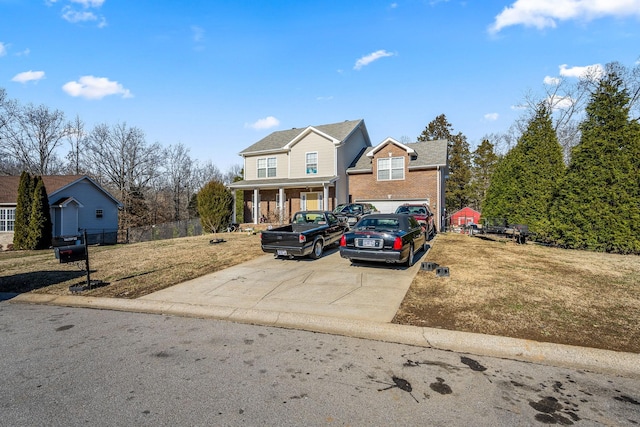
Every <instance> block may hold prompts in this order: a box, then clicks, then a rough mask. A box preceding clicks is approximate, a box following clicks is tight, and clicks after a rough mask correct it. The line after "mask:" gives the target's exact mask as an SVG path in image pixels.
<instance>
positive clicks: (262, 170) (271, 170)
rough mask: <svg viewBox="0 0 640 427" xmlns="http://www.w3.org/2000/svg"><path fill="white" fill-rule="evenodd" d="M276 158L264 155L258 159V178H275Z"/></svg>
mask: <svg viewBox="0 0 640 427" xmlns="http://www.w3.org/2000/svg"><path fill="white" fill-rule="evenodd" d="M275 176H276V158H275V157H263V158H261V159H258V178H275Z"/></svg>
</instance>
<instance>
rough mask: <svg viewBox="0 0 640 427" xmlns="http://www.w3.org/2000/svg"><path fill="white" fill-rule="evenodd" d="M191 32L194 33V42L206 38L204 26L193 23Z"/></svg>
mask: <svg viewBox="0 0 640 427" xmlns="http://www.w3.org/2000/svg"><path fill="white" fill-rule="evenodd" d="M191 33H192V34H193V41H194V42H201V41H203V40H204V28H202V27H199V26H198V25H192V26H191Z"/></svg>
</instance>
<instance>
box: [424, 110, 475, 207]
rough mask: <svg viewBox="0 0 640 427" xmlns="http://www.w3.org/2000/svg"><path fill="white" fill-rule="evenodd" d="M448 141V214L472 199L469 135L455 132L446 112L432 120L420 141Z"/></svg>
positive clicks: (446, 196) (446, 193)
mask: <svg viewBox="0 0 640 427" xmlns="http://www.w3.org/2000/svg"><path fill="white" fill-rule="evenodd" d="M440 139H444V140H447V141H448V144H447V145H448V149H449V153H448V156H449V178H448V179H447V181H446V182H445V207H446V209H447V212H448V214H451V213H452V212H454V211H457V210H458V209H462V208H464V207H465V206H467V205H468V204H469V202H470V200H471V186H470V183H471V153H470V151H469V143H468V142H467V137H466V136H464V135H463V134H462V133H460V132H459V133H458V134H457V135H454V134H453V126H452V125H451V123H449V121H448V120H447V117H446V116H445V115H444V114H441V115H439V116H438V117H436V118H435V119H434V120H433V121H431V122H430V123H429V124H428V125H427V127H426V128H425V129H424V130H423V131H422V133H421V134H420V136H418V141H436V140H440Z"/></svg>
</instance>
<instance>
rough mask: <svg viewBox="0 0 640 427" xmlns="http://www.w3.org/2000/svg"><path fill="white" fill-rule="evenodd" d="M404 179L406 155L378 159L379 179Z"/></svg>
mask: <svg viewBox="0 0 640 427" xmlns="http://www.w3.org/2000/svg"><path fill="white" fill-rule="evenodd" d="M394 179H404V157H389V158H382V159H378V181H389V180H394Z"/></svg>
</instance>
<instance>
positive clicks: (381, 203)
mask: <svg viewBox="0 0 640 427" xmlns="http://www.w3.org/2000/svg"><path fill="white" fill-rule="evenodd" d="M355 203H371V204H372V205H373V206H375V207H376V209H377V210H378V211H380V212H381V213H394V212H395V211H396V209H397V208H398V206H400V205H403V204H405V203H411V204H422V203H424V204H426V205H427V206H430V205H429V199H426V200H416V199H405V200H364V199H362V200H360V199H359V200H356V201H355Z"/></svg>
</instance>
